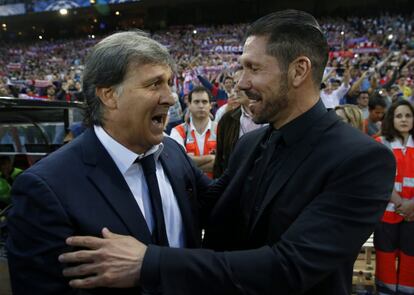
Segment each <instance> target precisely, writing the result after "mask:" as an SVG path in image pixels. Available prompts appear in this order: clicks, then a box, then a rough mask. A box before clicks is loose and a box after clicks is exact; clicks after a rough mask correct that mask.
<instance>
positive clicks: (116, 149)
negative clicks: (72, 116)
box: [94, 126, 185, 247]
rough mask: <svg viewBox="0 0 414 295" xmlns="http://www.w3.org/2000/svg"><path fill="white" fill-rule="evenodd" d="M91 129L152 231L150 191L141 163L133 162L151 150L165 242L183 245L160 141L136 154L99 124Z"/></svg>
mask: <svg viewBox="0 0 414 295" xmlns="http://www.w3.org/2000/svg"><path fill="white" fill-rule="evenodd" d="M94 130H95V133H96V136H97V137H98V139H99V141H100V142H101V143H102V145H103V146H104V147H105V149H106V150H107V151H108V153H109V155H110V156H111V158H112V159H113V160H114V162H115V164H116V166H117V167H118V169H119V171H120V172H121V174H122V176H123V177H124V179H125V181H126V183H127V184H128V187H129V189H130V190H131V192H132V194H133V196H134V198H135V201H136V202H137V204H138V206H139V208H140V209H141V213H142V215H143V216H144V218H145V221H146V222H147V225H148V228H149V230H150V231H151V232H152V231H153V229H154V217H153V214H152V209H151V201H150V195H149V192H148V187H147V182H146V181H145V176H144V172H143V170H142V166H141V165H140V164H137V163H135V160H136V159H137V158H143V157H145V156H147V155H150V154H154V159H155V164H156V175H157V180H158V186H159V188H160V194H161V200H162V210H163V213H164V220H165V229H166V232H167V237H168V242H169V245H170V247H184V246H185V238H184V228H183V220H182V217H181V212H180V208H179V207H178V203H177V199H176V198H175V195H174V192H173V189H172V186H171V183H170V181H169V180H168V177H167V175H166V174H165V172H164V169H163V167H162V165H161V162H160V161H159V156H160V154H161V152H162V150H163V144H162V143H160V144H159V145H156V146H153V147H152V148H151V149H150V150H148V151H147V152H146V153H145V154H136V153H134V152H132V151H131V150H129V149H127V148H126V147H125V146H123V145H122V144H120V143H119V142H117V141H116V140H115V139H113V138H112V137H111V136H110V135H109V134H108V133H106V131H105V130H104V129H103V128H102V127H100V126H94Z"/></svg>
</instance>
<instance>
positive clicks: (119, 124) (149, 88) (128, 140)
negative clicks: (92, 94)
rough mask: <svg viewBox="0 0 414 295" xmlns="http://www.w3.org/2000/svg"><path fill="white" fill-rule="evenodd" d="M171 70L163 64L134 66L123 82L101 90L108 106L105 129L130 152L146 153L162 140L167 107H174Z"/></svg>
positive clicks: (100, 92)
mask: <svg viewBox="0 0 414 295" xmlns="http://www.w3.org/2000/svg"><path fill="white" fill-rule="evenodd" d="M171 79H172V71H171V68H170V67H169V66H167V65H163V64H155V65H154V64H145V65H137V64H132V65H130V66H129V69H128V72H127V74H126V75H125V79H124V81H123V82H122V83H121V84H120V85H118V86H117V87H113V88H110V89H108V88H106V89H107V90H106V94H104V93H105V90H102V89H101V91H100V90H99V89H98V91H97V93H98V94H100V97H101V100H102V101H103V103H104V104H105V106H106V108H105V124H104V128H105V130H107V132H108V133H109V134H110V135H111V136H112V137H113V138H115V139H116V140H117V141H118V142H120V143H121V144H122V145H124V146H125V147H127V148H128V149H130V150H132V151H134V152H136V153H143V152H145V151H147V150H148V149H150V148H151V147H152V146H154V145H157V144H159V143H160V142H161V141H162V139H163V130H164V124H165V121H166V118H167V112H168V108H169V107H170V106H172V105H173V104H174V98H173V96H172V93H171V89H170V83H171Z"/></svg>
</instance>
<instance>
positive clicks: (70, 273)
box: [63, 263, 100, 277]
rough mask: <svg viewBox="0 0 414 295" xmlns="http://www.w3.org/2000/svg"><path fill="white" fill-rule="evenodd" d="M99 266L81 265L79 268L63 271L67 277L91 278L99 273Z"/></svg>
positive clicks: (91, 264) (94, 264)
mask: <svg viewBox="0 0 414 295" xmlns="http://www.w3.org/2000/svg"><path fill="white" fill-rule="evenodd" d="M99 268H100V267H99V265H98V264H96V263H87V264H81V265H78V266H73V267H68V268H65V269H64V270H63V276H65V277H80V276H91V275H96V274H98V273H99Z"/></svg>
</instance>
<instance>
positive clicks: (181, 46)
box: [0, 15, 414, 116]
mask: <svg viewBox="0 0 414 295" xmlns="http://www.w3.org/2000/svg"><path fill="white" fill-rule="evenodd" d="M320 23H321V24H322V27H323V30H324V32H325V34H326V36H327V38H328V41H329V44H330V59H329V63H328V65H327V67H326V71H325V76H324V83H322V85H321V97H322V100H323V101H324V103H325V105H326V106H327V108H335V107H336V106H337V105H340V104H345V103H350V104H358V96H359V94H360V93H361V92H364V93H365V92H366V93H368V95H369V96H373V95H380V96H382V97H383V98H384V99H385V100H386V101H387V103H388V104H389V103H390V102H391V101H393V100H395V99H397V98H403V99H408V100H412V97H413V87H414V86H413V81H412V79H413V64H414V61H413V56H414V33H413V32H412V27H413V23H414V21H413V18H411V17H403V16H389V15H384V16H381V17H376V18H360V17H349V18H346V19H338V18H335V19H329V18H325V19H321V20H320ZM246 27H247V24H235V25H221V26H192V25H187V26H180V27H169V28H168V29H167V30H163V31H156V32H153V33H152V34H151V35H152V37H153V38H155V39H156V40H158V41H160V42H161V43H162V44H164V45H165V46H167V47H168V48H169V50H170V52H171V53H172V55H173V56H174V58H175V60H176V62H177V75H176V79H175V83H174V86H175V89H174V90H175V92H176V93H177V94H178V98H179V100H180V101H181V105H182V107H184V108H185V97H186V95H187V94H188V93H189V91H190V90H191V89H192V88H193V87H195V86H197V85H199V84H200V83H201V84H202V83H203V81H202V80H203V79H204V80H205V81H208V82H209V83H211V84H212V85H213V86H215V87H217V89H223V90H224V85H223V83H224V80H225V78H226V77H232V76H233V74H234V72H235V71H236V70H237V68H238V57H239V55H240V54H241V51H242V46H241V44H242V43H243V34H244V32H245V31H246ZM97 41H99V38H96V39H95V38H94V39H92V38H87V39H80V40H58V41H53V42H52V41H43V40H40V41H39V42H37V43H32V44H30V45H27V44H15V43H13V44H2V46H1V48H0V77H1V80H0V96H14V97H20V98H39V99H56V100H66V101H74V100H82V99H83V98H82V93H81V83H80V79H81V76H82V70H83V63H84V59H85V57H86V55H87V53H88V50H89V48H91V46H92V45H93V44H95V43H96V42H97ZM200 78H201V80H200ZM203 85H204V84H203ZM228 90H229V89H227V90H226V91H225V92H223V93H224V94H223V93H222V96H223V97H219V99H223V100H226V99H227V98H228V96H230V95H231V90H230V91H228ZM213 94H216V95H215V97H214V98H215V99H217V95H218V94H217V93H213ZM219 105H221V104H219ZM367 106H368V105H366V106H362V108H366V107H367ZM215 109H217V107H216V108H215ZM363 112H364V116H366V115H367V111H366V110H365V109H364V110H363ZM213 113H214V111H213Z"/></svg>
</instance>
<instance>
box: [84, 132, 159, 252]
mask: <svg viewBox="0 0 414 295" xmlns="http://www.w3.org/2000/svg"><path fill="white" fill-rule="evenodd" d="M85 135H86V136H87V137H88V140H87V142H86V144H85V145H84V146H83V152H84V161H85V163H86V164H88V165H91V166H92V167H91V169H90V172H89V174H88V178H89V180H90V181H91V182H92V183H93V184H94V186H95V187H96V189H97V190H98V191H99V192H100V193H101V194H102V196H103V197H104V198H105V199H106V201H107V202H108V204H109V206H111V207H112V208H113V210H114V211H115V212H116V213H117V215H118V217H119V218H120V219H121V220H122V221H123V223H124V224H125V227H126V228H127V229H128V231H129V232H130V234H131V235H132V236H134V237H136V238H137V239H139V240H140V241H142V242H143V243H146V244H148V243H150V242H151V234H150V231H149V229H148V226H147V223H146V221H145V219H144V216H143V215H142V213H141V210H140V208H139V206H138V204H137V203H136V201H135V199H134V196H133V195H132V193H131V191H130V189H129V187H128V185H127V183H126V181H125V179H124V177H123V176H122V174H121V172H120V171H119V169H118V167H117V166H116V165H115V163H114V161H113V160H112V158H111V157H110V156H109V154H108V152H107V151H106V150H105V148H104V147H103V146H102V144H101V143H100V142H99V140H98V138H97V137H96V135H95V133H94V131H93V130H89V131H88V133H87V134H85Z"/></svg>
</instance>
